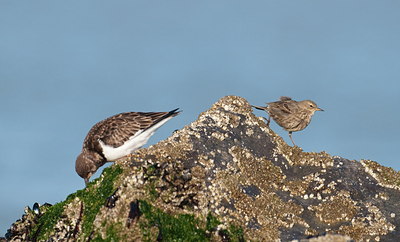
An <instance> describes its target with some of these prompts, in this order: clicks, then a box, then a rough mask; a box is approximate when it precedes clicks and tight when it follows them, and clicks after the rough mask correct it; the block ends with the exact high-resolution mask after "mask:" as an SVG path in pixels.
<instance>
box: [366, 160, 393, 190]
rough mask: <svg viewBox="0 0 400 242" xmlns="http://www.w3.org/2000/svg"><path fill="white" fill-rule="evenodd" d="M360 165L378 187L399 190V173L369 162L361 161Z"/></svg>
mask: <svg viewBox="0 0 400 242" xmlns="http://www.w3.org/2000/svg"><path fill="white" fill-rule="evenodd" d="M361 164H362V165H363V166H364V167H365V171H366V172H367V173H369V174H370V175H371V176H372V177H374V178H375V179H376V180H377V181H378V182H379V183H380V185H382V186H384V187H389V188H394V189H397V190H400V172H396V171H395V170H393V169H392V168H390V167H384V166H382V165H380V164H378V163H377V162H375V161H371V160H361Z"/></svg>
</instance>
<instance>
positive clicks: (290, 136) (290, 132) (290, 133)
mask: <svg viewBox="0 0 400 242" xmlns="http://www.w3.org/2000/svg"><path fill="white" fill-rule="evenodd" d="M289 138H290V140H291V141H292V143H293V145H294V146H297V145H296V144H295V143H294V141H293V138H292V131H289Z"/></svg>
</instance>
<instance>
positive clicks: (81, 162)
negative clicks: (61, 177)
mask: <svg viewBox="0 0 400 242" xmlns="http://www.w3.org/2000/svg"><path fill="white" fill-rule="evenodd" d="M97 160H98V157H97V155H96V153H95V152H92V151H87V150H82V152H81V153H80V154H79V155H78V157H77V158H76V162H75V171H76V173H78V175H79V176H80V177H82V178H83V179H84V180H85V184H86V185H87V184H88V183H89V178H90V177H91V176H92V175H93V174H94V173H95V172H96V170H97V166H96V164H97V163H98V162H96V161H97Z"/></svg>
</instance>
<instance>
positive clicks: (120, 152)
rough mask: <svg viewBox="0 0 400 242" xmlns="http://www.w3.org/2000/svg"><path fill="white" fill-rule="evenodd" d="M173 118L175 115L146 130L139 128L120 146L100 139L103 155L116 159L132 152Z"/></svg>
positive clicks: (109, 158) (110, 159)
mask: <svg viewBox="0 0 400 242" xmlns="http://www.w3.org/2000/svg"><path fill="white" fill-rule="evenodd" d="M171 118H173V116H170V117H168V118H166V119H164V120H162V121H160V122H158V123H157V124H155V125H154V126H152V127H150V128H148V129H146V130H145V131H143V130H139V131H138V132H136V133H135V135H133V136H131V137H130V138H129V139H128V140H127V141H126V142H125V143H124V144H123V145H121V146H119V147H113V146H110V145H107V144H105V143H104V142H103V141H102V140H99V143H100V146H101V148H102V150H103V155H104V156H105V157H106V159H107V161H115V160H118V159H119V158H121V157H124V156H127V155H129V154H132V153H133V152H134V151H135V150H137V149H139V148H140V147H142V146H143V145H145V144H146V143H147V141H148V140H149V138H150V137H151V136H152V135H153V134H154V132H155V131H156V130H157V129H158V128H160V127H161V126H162V125H163V124H165V123H166V122H167V121H168V120H170V119H171Z"/></svg>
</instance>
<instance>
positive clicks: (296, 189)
mask: <svg viewBox="0 0 400 242" xmlns="http://www.w3.org/2000/svg"><path fill="white" fill-rule="evenodd" d="M319 175H320V174H319V173H318V172H317V173H313V174H310V175H307V176H304V177H302V179H301V180H292V181H286V182H285V185H284V187H283V188H282V189H283V190H284V191H289V192H290V194H291V195H293V196H302V195H305V194H306V191H307V190H308V189H309V187H310V184H311V183H315V184H314V185H315V186H314V187H313V190H314V191H315V192H319V191H320V190H321V188H322V187H323V186H324V181H325V179H323V178H320V177H319ZM310 195H311V197H314V195H313V194H310ZM309 197H310V196H309ZM315 198H317V196H315Z"/></svg>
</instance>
